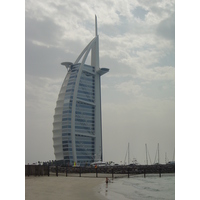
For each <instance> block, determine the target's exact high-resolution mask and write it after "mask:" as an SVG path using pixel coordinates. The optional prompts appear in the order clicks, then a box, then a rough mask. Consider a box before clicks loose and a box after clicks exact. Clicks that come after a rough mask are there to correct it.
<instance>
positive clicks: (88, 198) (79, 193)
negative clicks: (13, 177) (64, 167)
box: [25, 176, 106, 200]
mask: <svg viewBox="0 0 200 200" xmlns="http://www.w3.org/2000/svg"><path fill="white" fill-rule="evenodd" d="M102 183H105V178H86V177H64V176H60V177H59V176H58V177H55V176H54V177H53V176H52V177H51V176H50V177H47V176H40V177H35V176H30V177H25V199H26V200H55V199H59V200H66V199H68V200H94V199H96V200H106V198H105V197H104V196H103V195H101V194H100V193H99V192H100V187H101V185H102Z"/></svg>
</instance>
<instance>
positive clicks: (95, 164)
mask: <svg viewBox="0 0 200 200" xmlns="http://www.w3.org/2000/svg"><path fill="white" fill-rule="evenodd" d="M90 165H91V166H97V167H103V166H108V163H107V162H103V161H97V162H93V163H91V164H90Z"/></svg>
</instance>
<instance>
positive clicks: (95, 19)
mask: <svg viewBox="0 0 200 200" xmlns="http://www.w3.org/2000/svg"><path fill="white" fill-rule="evenodd" d="M95 36H97V16H96V15H95Z"/></svg>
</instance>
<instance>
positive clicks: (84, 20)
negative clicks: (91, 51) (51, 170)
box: [25, 0, 175, 164]
mask: <svg viewBox="0 0 200 200" xmlns="http://www.w3.org/2000/svg"><path fill="white" fill-rule="evenodd" d="M25 3H26V4H25V11H26V13H25V17H26V20H25V73H26V77H25V78H26V80H25V86H26V88H25V89H26V90H25V92H26V96H25V97H26V99H25V103H26V107H25V119H26V122H25V125H26V126H25V162H26V163H33V162H37V161H48V160H55V157H54V150H53V140H52V137H53V133H52V129H53V125H52V123H53V115H54V109H55V106H56V101H57V97H58V94H59V90H60V88H61V85H62V82H63V80H64V77H65V75H66V73H67V70H66V68H65V67H64V66H61V65H60V63H61V62H64V61H70V62H74V61H75V60H76V58H77V57H78V55H79V54H80V52H81V51H82V50H83V48H84V47H85V46H86V45H87V44H88V43H89V42H90V41H91V40H92V39H93V37H94V35H95V28H94V18H95V14H96V15H97V19H98V34H99V43H100V46H99V48H100V67H105V68H109V69H110V71H109V73H107V74H105V75H104V76H102V130H103V156H104V161H110V160H112V161H115V162H117V163H120V161H122V163H123V162H124V159H125V156H126V151H127V146H128V143H129V144H130V159H131V160H133V157H134V158H136V159H137V161H138V162H139V163H141V164H144V163H145V161H146V152H145V144H147V147H148V151H149V155H150V158H151V162H152V163H154V160H155V156H156V150H157V144H158V143H159V146H160V149H159V150H160V162H161V163H165V155H167V158H168V160H172V158H173V154H174V148H175V8H174V0H172V1H170V0H162V1H161V0H151V1H144V0H131V1H130V0H117V1H116V0H101V1H95V0H87V1H78V0H45V1H38V0H26V1H25ZM88 63H89V60H88ZM149 163H150V160H149Z"/></svg>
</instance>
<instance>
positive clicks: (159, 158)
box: [158, 143, 160, 164]
mask: <svg viewBox="0 0 200 200" xmlns="http://www.w3.org/2000/svg"><path fill="white" fill-rule="evenodd" d="M158 164H160V157H159V143H158Z"/></svg>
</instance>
